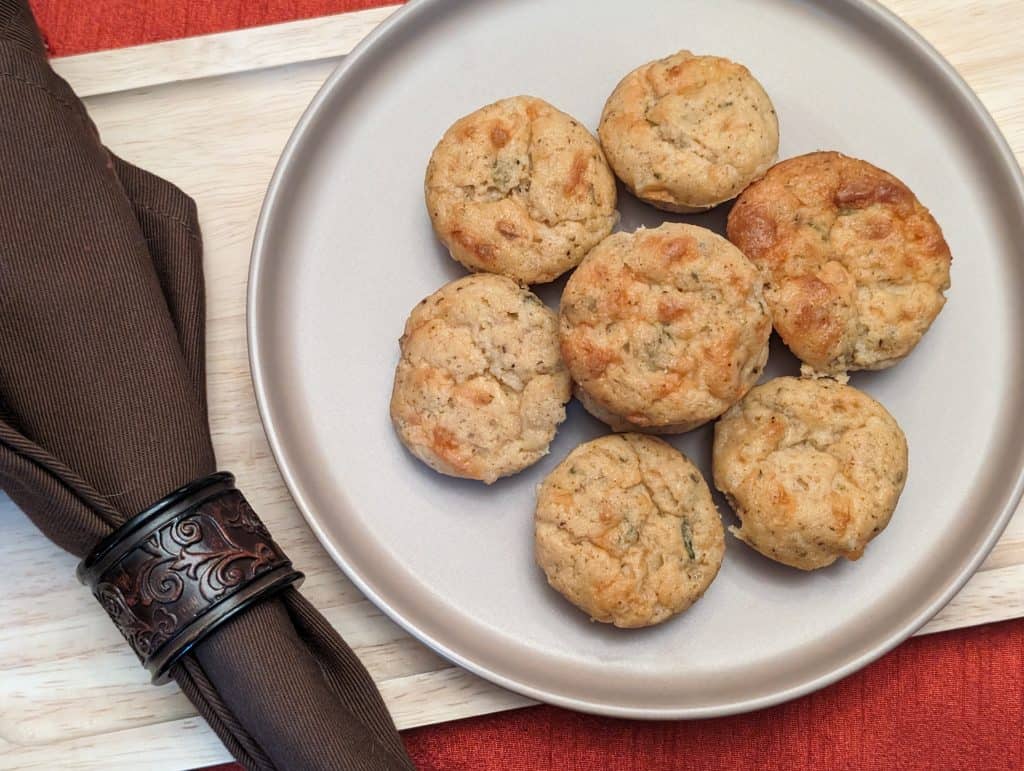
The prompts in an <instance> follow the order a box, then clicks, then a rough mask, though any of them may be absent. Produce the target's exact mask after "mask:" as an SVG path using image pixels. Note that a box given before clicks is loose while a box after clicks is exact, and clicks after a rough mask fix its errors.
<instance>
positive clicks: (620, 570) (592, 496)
mask: <svg viewBox="0 0 1024 771" xmlns="http://www.w3.org/2000/svg"><path fill="white" fill-rule="evenodd" d="M535 534H536V556H537V563H538V564H539V565H540V566H541V568H542V569H543V570H544V572H545V574H546V575H547V578H548V582H549V583H550V584H551V585H552V586H553V587H554V588H555V589H557V590H558V591H559V592H561V593H562V594H563V595H565V597H566V598H567V599H569V600H570V601H571V602H573V603H574V604H576V605H577V606H579V607H580V608H582V609H583V610H584V611H586V612H587V613H589V614H590V616H591V618H593V619H594V620H596V621H604V622H609V623H612V624H614V625H615V626H619V627H642V626H649V625H651V624H657V623H659V622H661V621H664V620H665V619H667V618H669V617H670V616H672V615H674V614H676V613H679V612H681V611H683V610H686V608H688V607H689V606H690V605H692V604H693V603H694V602H695V601H696V600H697V599H699V598H700V596H701V595H702V594H703V593H704V591H705V590H706V589H707V587H708V586H709V585H710V584H711V582H712V580H713V579H714V578H715V576H716V575H717V573H718V569H719V567H720V565H721V563H722V556H723V554H724V551H725V538H724V532H723V529H722V523H721V520H720V519H719V516H718V511H717V509H716V508H715V504H714V502H713V501H712V499H711V492H710V490H708V486H707V484H706V483H705V482H704V479H703V478H702V477H701V475H700V472H699V471H698V470H697V468H696V467H695V466H694V465H693V464H692V463H690V461H689V460H687V459H686V458H685V457H684V456H683V455H682V454H681V453H679V452H678V451H677V450H675V449H674V448H672V447H671V446H669V445H668V444H666V443H665V442H663V441H661V440H660V439H656V438H654V437H650V436H642V435H639V434H620V435H610V436H603V437H601V438H599V439H595V440H594V441H591V442H587V443H586V444H582V445H580V446H579V447H577V448H576V449H575V450H573V451H572V452H571V453H569V456H568V457H567V458H566V459H565V460H564V461H562V463H561V464H559V465H558V467H557V468H555V470H554V471H552V472H551V474H549V475H548V477H547V478H546V479H545V480H544V482H543V484H541V486H540V489H539V490H538V495H537V513H536V520H535Z"/></svg>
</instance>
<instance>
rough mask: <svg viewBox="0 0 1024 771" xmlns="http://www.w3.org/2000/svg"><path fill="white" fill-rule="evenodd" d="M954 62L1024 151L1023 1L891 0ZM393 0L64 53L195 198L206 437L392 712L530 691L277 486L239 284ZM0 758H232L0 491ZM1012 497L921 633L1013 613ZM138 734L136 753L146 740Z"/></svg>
mask: <svg viewBox="0 0 1024 771" xmlns="http://www.w3.org/2000/svg"><path fill="white" fill-rule="evenodd" d="M886 4H887V5H888V6H889V7H891V8H892V9H893V10H895V11H896V12H897V13H899V14H900V15H902V16H903V17H904V18H905V19H906V20H907V21H908V22H910V23H911V24H912V25H913V26H914V27H915V28H916V29H918V30H919V31H920V32H921V33H922V34H924V36H925V37H927V38H928V39H929V40H930V41H931V42H932V43H933V44H934V45H935V46H936V47H937V48H938V49H939V50H940V51H941V52H942V53H943V54H945V55H946V57H947V58H949V59H950V61H952V62H953V64H954V65H955V66H956V67H957V68H958V69H959V70H960V72H961V73H962V74H963V75H964V77H965V78H966V79H967V80H968V82H969V83H970V84H971V85H972V86H973V87H974V89H975V90H976V91H977V92H978V93H979V94H980V95H981V98H982V100H983V101H984V102H985V104H986V106H987V107H988V109H989V110H990V111H991V112H992V113H993V115H994V116H995V118H996V120H997V121H998V122H999V124H1000V126H1001V127H1002V129H1003V131H1004V132H1005V133H1006V135H1007V137H1008V138H1009V140H1010V143H1011V145H1012V146H1013V148H1014V151H1015V152H1016V153H1017V157H1018V159H1020V158H1022V157H1024V79H1022V78H1021V77H1020V75H1021V72H1022V71H1024V70H1022V68H1024V45H1022V44H1021V43H1020V40H1019V31H1020V30H1021V29H1024V3H1021V2H1020V0H968V2H956V0H888V1H887V3H886ZM393 11H394V8H383V9H376V10H371V11H363V12H358V13H352V14H345V15H343V16H335V17H328V18H323V19H313V20H308V21H301V22H294V23H291V24H283V25H277V26H274V27H265V28H259V29H253V30H245V31H239V32H232V33H226V34H222V35H211V36H207V37H202V38H193V39H188V40H179V41H173V42H169V43H160V44H155V45H149V46H141V47H138V48H132V49H122V50H119V51H110V52H104V53H99V54H90V55H85V56H78V57H70V58H67V59H63V60H57V61H56V62H55V65H56V66H57V68H58V70H59V71H60V72H61V73H62V74H64V75H65V77H67V78H68V80H69V81H70V82H71V84H72V86H74V87H75V88H76V90H77V91H78V93H80V94H82V95H84V96H87V99H86V102H87V104H88V107H89V110H90V112H91V114H92V116H93V118H94V120H95V121H96V123H97V125H98V126H99V129H100V131H101V133H102V134H103V137H104V140H105V141H106V142H107V144H108V145H109V146H110V147H111V148H112V149H113V150H114V151H116V152H117V153H119V154H120V155H122V156H123V157H125V158H127V159H128V160H130V161H132V162H135V163H137V164H139V165H141V166H143V167H145V168H148V169H150V170H152V171H154V172H156V173H157V174H160V175H162V176H164V177H167V178H168V179H170V180H172V181H174V182H175V183H177V184H178V185H180V186H181V187H182V188H184V189H185V190H186V191H187V192H188V193H189V194H190V195H192V196H193V197H194V198H195V199H196V200H197V202H198V204H199V211H200V216H201V220H202V227H203V232H204V236H205V243H206V274H207V294H208V307H209V332H208V359H209V361H208V379H209V392H210V402H211V421H212V428H213V438H214V444H215V445H216V450H217V456H218V458H219V460H220V466H221V468H227V469H231V470H233V471H234V472H235V474H236V475H237V476H238V478H239V482H240V485H241V487H242V488H243V489H244V490H245V491H246V494H247V495H248V497H249V499H250V500H251V502H252V503H253V505H254V506H255V508H256V509H257V510H258V511H259V512H260V514H261V516H262V517H263V518H264V519H265V520H266V522H267V523H268V525H269V526H270V529H271V531H272V532H273V533H274V535H275V537H276V538H277V540H278V541H279V542H280V543H281V544H282V545H283V547H284V548H285V550H286V551H287V552H288V554H289V555H291V556H292V558H293V559H294V560H295V562H296V563H297V564H298V565H299V566H300V567H301V568H302V570H304V571H305V573H306V575H307V579H306V583H305V585H304V587H303V591H304V593H305V594H306V595H307V596H308V597H309V598H310V599H311V600H312V601H313V602H314V603H315V604H316V605H317V606H318V607H319V608H320V609H321V610H323V611H324V613H325V615H326V616H327V618H328V619H329V620H330V621H331V623H332V624H334V626H335V627H337V629H338V630H339V631H340V632H341V634H342V635H343V636H344V637H345V638H346V639H347V640H348V642H349V643H350V644H351V645H352V647H353V648H355V650H356V651H357V652H358V654H359V655H360V657H361V658H362V660H363V661H364V662H365V663H366V665H367V667H368V668H369V670H370V672H371V673H372V674H373V676H374V678H375V679H376V680H377V682H378V683H379V684H380V687H381V690H382V692H383V693H384V697H385V699H386V700H387V702H388V705H389V706H390V708H391V710H392V712H393V713H394V715H395V719H396V721H397V723H398V725H399V726H400V727H403V728H405V727H410V726H416V725H423V724H427V723H435V722H440V721H444V720H452V719H456V718H461V717H466V716H469V715H477V714H483V713H486V712H493V711H497V710H503V709H509V708H512V707H516V706H521V705H525V704H527V703H529V702H528V700H527V699H525V698H523V697H520V696H517V695H515V694H512V693H509V692H507V691H504V690H501V689H499V688H497V687H495V686H492V685H490V684H488V683H486V682H484V681H483V680H480V679H479V678H477V677H475V676H473V675H470V674H468V673H467V672H464V671H462V670H460V669H457V668H454V667H452V666H451V665H449V664H448V663H447V662H445V661H444V660H442V659H441V658H439V657H438V656H436V655H435V654H433V653H432V652H430V651H429V650H427V649H426V648H425V647H424V646H422V645H421V644H419V643H418V642H416V641H414V640H413V639H411V638H410V637H409V636H408V635H406V634H405V633H404V632H403V631H402V630H401V629H399V628H398V627H397V626H396V625H395V624H393V623H392V622H390V621H389V620H388V619H386V618H385V617H384V616H383V615H382V614H381V613H380V612H379V611H378V610H377V609H376V608H375V607H373V606H372V605H371V604H370V603H369V602H367V601H366V600H365V599H364V598H363V597H362V595H361V594H360V593H359V591H358V590H356V589H355V588H354V587H353V586H352V584H350V583H349V582H348V581H347V580H346V579H345V577H344V576H343V575H342V573H341V572H340V571H339V570H338V569H337V568H336V567H335V565H334V564H333V563H332V562H331V561H330V560H329V558H328V557H327V555H326V554H325V553H324V552H323V551H322V549H321V548H320V546H319V544H317V542H316V540H315V539H314V537H313V535H312V534H311V533H310V531H309V530H308V529H307V528H306V526H305V524H304V522H303V520H302V518H301V516H300V515H299V513H298V511H297V510H296V508H295V506H294V504H293V503H292V501H291V499H290V498H289V496H288V493H287V491H286V490H285V488H284V486H283V484H282V482H281V479H280V477H279V475H278V472H277V469H276V467H275V466H274V462H273V459H272V458H271V455H270V451H269V448H268V446H267V443H266V440H265V438H264V435H263V431H262V428H261V426H260V421H259V416H258V414H257V410H256V404H255V402H254V400H253V394H252V389H251V385H250V381H249V371H248V365H247V359H246V342H245V323H244V322H245V285H246V272H247V267H248V262H249V248H250V242H251V238H252V234H253V230H254V226H255V222H256V217H257V215H258V213H259V208H260V204H261V201H262V198H263V193H264V190H265V188H266V185H267V182H268V181H269V179H270V175H271V173H272V171H273V169H274V165H275V163H276V160H277V157H278V154H279V153H280V151H281V149H282V147H283V145H284V143H285V141H286V140H287V138H288V136H289V133H290V132H291V129H292V127H293V126H294V125H295V122H296V120H297V119H298V117H299V115H300V114H301V112H302V110H303V109H304V108H305V106H306V105H307V104H308V102H309V100H310V99H311V98H312V96H313V94H314V93H315V92H316V90H317V88H318V87H319V86H320V84H321V83H322V82H323V81H324V79H325V78H326V77H327V75H328V74H329V73H330V72H331V70H332V69H333V68H334V66H335V65H336V64H337V61H338V58H339V57H340V56H341V55H343V54H345V53H347V52H348V51H349V50H351V48H352V46H353V45H354V44H355V43H356V42H358V41H359V40H360V39H361V38H362V37H363V36H364V35H365V34H367V33H368V32H369V31H370V30H371V29H373V27H374V26H376V25H377V24H378V23H379V22H380V21H382V20H383V19H384V18H386V17H387V16H388V15H390V13H392V12H393ZM0 527H2V533H3V538H2V539H0V541H2V542H0V564H3V565H4V566H5V573H6V576H7V577H6V581H5V593H4V594H3V596H0V618H2V619H4V625H3V628H2V629H0V684H2V688H0V768H3V769H13V768H19V769H27V768H45V769H53V768H62V769H64V768H66V769H86V768H88V769H100V768H102V769H137V768H138V767H139V763H140V757H145V761H144V762H145V766H146V767H147V768H148V769H153V770H154V771H159V770H160V769H179V768H189V767H196V766H201V765H206V764H210V763H215V762H219V761H223V760H227V759H228V758H229V756H228V754H227V752H226V751H225V750H224V749H223V748H222V747H221V745H220V744H219V742H218V741H217V739H216V737H215V736H214V735H213V733H212V732H211V731H210V730H209V729H208V728H207V727H206V725H205V723H204V722H203V721H202V720H200V719H198V718H196V717H195V713H194V711H193V710H192V708H191V705H190V704H189V702H188V701H187V700H186V699H185V698H184V697H183V696H182V695H181V694H180V693H179V692H178V691H177V689H176V688H175V687H174V686H165V687H163V688H154V687H152V686H150V685H149V683H148V679H147V677H146V675H145V673H144V672H143V671H142V669H141V668H140V667H139V665H138V663H137V662H136V660H135V658H134V656H133V655H132V654H131V652H130V651H129V650H128V649H127V647H126V646H125V644H124V643H123V641H122V640H121V638H120V637H119V635H118V633H117V632H116V630H115V629H114V628H113V626H112V625H111V624H110V622H109V621H108V620H107V618H106V616H105V615H104V614H103V613H101V612H100V610H99V609H98V608H97V607H96V605H95V601H94V600H93V599H92V598H91V596H89V594H88V592H87V591H85V590H84V589H83V588H82V587H80V586H79V585H78V584H77V582H76V581H75V579H74V567H75V560H74V559H72V558H71V557H70V556H68V555H67V554H64V553H62V552H60V551H59V550H58V549H57V548H56V547H54V546H53V545H52V544H50V543H49V542H48V541H47V540H46V539H44V538H43V537H42V536H41V535H39V534H38V533H37V532H36V531H35V530H34V529H33V527H32V526H31V525H30V524H29V522H28V520H27V519H26V518H25V517H24V515H22V514H21V512H20V511H18V510H17V509H16V508H15V507H14V506H13V505H12V504H11V503H10V501H9V500H7V499H6V498H3V497H2V496H0ZM1022 587H1024V514H1021V512H1020V511H1018V514H1017V516H1016V518H1015V519H1014V521H1013V522H1012V523H1011V524H1010V527H1009V529H1008V530H1007V531H1006V534H1005V536H1004V537H1003V539H1002V541H1001V542H1000V543H999V545H998V546H997V547H996V550H995V551H994V552H993V554H992V555H991V556H990V557H989V559H988V561H987V562H986V563H985V564H984V566H983V567H982V569H981V571H980V572H979V573H978V574H977V575H976V576H975V577H974V578H973V579H972V580H971V582H970V583H969V584H968V585H967V586H966V588H965V589H964V590H963V591H962V592H961V593H960V594H959V595H958V596H957V597H956V599H954V600H953V602H951V603H950V604H949V605H948V606H947V607H946V609H945V610H943V611H942V612H941V613H940V614H939V615H938V616H937V617H936V618H935V619H934V620H933V621H932V622H931V623H930V624H929V625H928V626H927V627H925V629H924V630H922V632H921V633H922V634H927V633H929V632H937V631H941V630H944V629H951V628H955V627H962V626H970V625H972V624H980V623H985V622H990V621H997V620H1001V619H1007V618H1014V617H1018V616H1024V591H1022ZM142 752H145V755H144V756H143V755H141V753H142Z"/></svg>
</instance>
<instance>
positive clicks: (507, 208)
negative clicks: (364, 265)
mask: <svg viewBox="0 0 1024 771" xmlns="http://www.w3.org/2000/svg"><path fill="white" fill-rule="evenodd" d="M425 189H426V201H427V209H428V211H429V213H430V218H431V222H432V223H433V226H434V230H435V232H436V233H437V235H438V237H439V238H440V239H441V241H442V242H444V244H445V246H447V247H448V250H449V251H450V252H451V255H452V257H454V258H455V259H456V260H458V261H459V262H461V263H462V264H463V265H465V266H466V267H467V268H469V269H470V270H473V271H482V272H488V273H500V274H503V275H506V276H510V277H512V278H515V279H518V280H520V281H523V282H525V283H528V284H533V283H540V282H545V281H551V280H553V279H555V278H557V277H558V276H559V275H561V274H562V273H564V272H565V271H567V270H569V269H570V268H573V267H575V266H576V265H578V264H579V262H580V260H581V259H583V255H585V254H586V253H587V252H588V251H589V250H590V248H591V247H593V246H594V244H596V243H597V242H598V241H600V240H601V239H602V238H604V237H605V236H606V235H608V233H610V232H611V230H612V228H613V227H614V225H615V222H616V219H617V216H618V215H617V212H616V211H615V200H616V198H615V197H616V191H615V178H614V176H613V175H612V173H611V170H610V169H609V168H608V164H607V162H606V161H605V158H604V154H603V153H602V151H601V147H600V145H598V143H597V140H596V139H595V138H594V137H593V136H591V134H590V133H589V132H588V131H587V130H586V129H585V128H584V127H583V126H582V125H581V124H580V123H579V122H578V121H577V120H575V119H574V118H572V117H570V116H569V115H566V114H565V113H563V112H560V111H559V110H556V109H555V108H554V107H552V106H551V105H550V104H548V103H547V102H545V101H543V100H542V99H537V98H535V97H531V96H517V97H512V98H510V99H503V100H501V101H499V102H495V103H494V104H491V105H488V106H486V107H483V108H481V109H479V110H477V111H476V112H473V113H471V114H470V115H467V116H465V117H464V118H461V119H460V120H458V121H456V122H455V124H454V125H452V126H451V128H449V129H448V131H446V132H445V134H444V136H443V137H442V138H441V141H440V142H439V143H438V145H437V147H436V148H435V149H434V152H433V154H432V155H431V157H430V162H429V164H428V166H427V175H426V181H425Z"/></svg>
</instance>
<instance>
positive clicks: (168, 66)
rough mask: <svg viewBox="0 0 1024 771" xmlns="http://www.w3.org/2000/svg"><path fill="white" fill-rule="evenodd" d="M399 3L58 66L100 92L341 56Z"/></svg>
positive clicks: (81, 91) (87, 90)
mask: <svg viewBox="0 0 1024 771" xmlns="http://www.w3.org/2000/svg"><path fill="white" fill-rule="evenodd" d="M399 7H400V6H398V5H388V6H384V7H382V8H371V9H369V10H365V11H355V12H353V13H343V14H338V15H336V16H323V17H320V18H316V19H303V20H301V21H293V22H288V23H285V24H274V25H272V26H266V27H252V28H250V29H244V30H238V31H235V32H224V33H221V34H217V35H201V36H198V37H190V38H182V39H180V40H171V41H168V42H166V43H157V44H153V45H143V46H134V47H131V48H118V49H115V50H112V51H101V52H99V53H92V54H82V55H80V56H66V57H63V58H60V59H55V60H54V63H53V64H54V69H56V70H57V72H58V73H59V74H60V75H61V76H62V77H63V78H65V79H66V80H67V81H68V82H70V83H71V84H72V85H73V86H74V88H75V92H76V93H77V94H78V95H79V96H83V97H85V96H96V95H98V94H112V93H116V92H118V91H128V90H129V89H133V88H151V87H153V86H159V85H163V84H164V83H179V82H181V81H185V80H195V79H196V78H210V77H216V76H220V75H231V74H233V73H236V72H251V71H253V70H259V69H264V68H267V67H277V66H280V65H283V64H295V63H298V62H310V61H316V60H318V59H332V58H336V57H339V56H343V55H345V54H347V53H348V52H349V51H351V50H352V49H353V48H354V47H355V45H356V44H357V43H358V42H359V41H360V40H362V39H363V38H364V37H366V36H367V35H368V34H369V33H370V32H371V31H372V30H373V29H374V28H375V27H376V26H377V25H378V24H380V23H381V22H382V21H384V19H386V18H387V17H388V16H390V15H391V14H392V13H394V12H395V11H396V10H397V9H398V8H399Z"/></svg>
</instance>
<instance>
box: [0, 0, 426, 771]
mask: <svg viewBox="0 0 1024 771" xmlns="http://www.w3.org/2000/svg"><path fill="white" fill-rule="evenodd" d="M154 119H156V120H159V117H158V116H154ZM203 335H204V298H203V272H202V241H201V237H200V234H199V226H198V220H197V217H196V210H195V205H194V203H193V202H192V200H191V199H190V198H188V197H187V196H186V195H185V194H184V193H182V192H181V191H180V190H178V189H177V188H175V187H174V186H173V185H171V184H169V183H167V182H165V181H164V180H162V179H159V178H158V177H155V176H153V175H151V174H149V173H147V172H145V171H143V170H141V169H138V168H135V167H134V166H131V165H130V164H128V163H125V162H124V161H122V160H120V159H118V158H116V157H114V156H113V155H111V154H110V153H109V152H108V151H107V150H106V149H105V148H104V147H103V145H102V144H101V143H100V140H99V137H98V134H97V132H96V129H95V127H94V126H93V124H92V122H91V121H90V120H89V118H88V116H87V115H86V112H85V109H84V107H83V106H82V104H81V102H79V100H78V99H77V97H76V96H75V94H74V93H73V92H72V90H71V89H70V87H69V86H68V85H67V83H65V82H64V81H63V80H61V79H60V78H59V77H57V76H56V75H55V74H54V73H53V71H52V70H51V69H50V67H49V64H48V63H47V61H46V57H45V53H44V50H43V45H42V42H41V39H40V36H39V32H38V30H37V28H36V25H35V22H34V21H33V19H32V16H31V13H30V11H29V9H28V6H27V4H26V2H25V0H0V486H2V487H3V489H4V490H5V491H6V492H7V493H8V494H9V495H10V496H11V498H12V499H14V501H15V502H16V503H17V504H18V505H19V506H20V507H21V508H22V509H23V510H24V511H25V512H26V513H27V514H28V516H29V517H31V519H32V521H33V522H35V524H36V525H37V526H38V527H39V528H40V529H41V530H42V531H43V532H44V533H45V534H46V535H47V536H48V537H49V538H50V539H51V540H53V541H54V542H55V543H56V544H58V545H59V546H61V547H63V548H65V549H67V550H68V551H70V552H71V553H73V554H75V555H76V556H79V557H82V556H84V555H85V554H87V553H88V552H89V551H90V550H91V549H92V548H93V546H94V545H95V544H96V543H97V541H98V540H99V539H101V538H102V537H104V536H105V535H107V534H109V533H110V532H111V531H112V530H113V529H115V528H116V527H117V526H118V525H120V524H121V523H122V522H124V521H125V520H127V519H129V518H130V517H131V516H133V515H134V514H136V513H137V512H139V511H141V510H142V509H143V508H145V507H146V506H148V505H149V504H151V503H153V502H155V501H156V500H158V499H160V498H162V497H163V496H164V495H166V494H167V493H169V492H171V491H172V490H174V489H175V488H177V487H179V486H180V485H182V484H185V483H188V482H190V481H192V480H194V479H196V478H198V477H202V476H205V475H207V474H209V473H211V472H213V471H214V470H216V467H215V461H214V456H213V448H212V446H211V443H210V434H209V429H208V427H207V417H206V394H205V373H204V350H203V348H204V340H203ZM300 567H301V566H300ZM6 580H9V581H17V580H18V576H8V577H7V578H6ZM82 591H86V590H85V589H84V588H83V589H82ZM96 612H97V613H101V612H102V610H101V609H100V607H99V606H98V605H97V607H96ZM26 644H29V643H28V642H26ZM173 674H174V678H175V680H176V681H177V682H178V685H180V686H181V689H182V690H183V691H184V692H185V694H186V695H187V696H188V698H189V699H191V700H192V702H193V703H194V704H195V705H196V707H197V708H198V710H199V712H200V714H202V715H203V717H205V718H206V720H207V721H208V722H209V723H210V725H211V726H212V727H213V729H214V730H215V731H216V732H217V735H218V736H219V737H220V738H221V739H222V740H223V742H224V744H225V745H226V746H227V747H228V749H229V750H230V751H231V753H232V754H233V755H234V756H235V757H236V758H237V759H238V760H239V761H240V762H241V763H242V764H243V765H245V766H246V767H248V768H253V769H325V770H326V769H332V770H333V769H373V770H374V771H377V770H378V769H411V768H412V767H413V766H412V762H411V761H410V760H409V758H408V756H407V755H406V753H405V750H404V748H403V746H402V742H401V739H400V738H399V736H398V734H397V732H396V731H395V727H394V724H393V723H392V721H391V718H390V716H389V715H388V712H387V710H386V708H385V707H384V703H383V702H382V700H381V697H380V694H379V693H378V692H377V690H376V688H375V687H374V684H373V681H372V680H371V679H370V677H369V675H368V674H367V672H366V670H365V669H364V668H363V666H362V665H361V664H360V662H359V660H358V659H357V658H356V656H355V655H354V654H353V653H352V651H351V650H350V649H349V647H348V646H347V645H346V644H345V643H344V642H343V641H342V640H341V638H339V637H338V636H337V634H335V632H334V631H333V630H332V629H331V627H330V625H328V624H327V622H326V621H325V620H324V619H323V618H322V617H321V616H320V614H319V613H318V612H317V611H316V610H315V609H314V608H313V606H312V605H310V604H309V603H308V602H307V601H306V600H305V599H303V597H302V596H301V595H300V594H299V593H298V592H297V591H295V590H294V589H290V590H287V591H286V592H285V593H283V594H281V595H278V596H277V598H276V599H271V600H267V601H265V602H263V603H261V604H259V605H257V606H256V607H254V608H252V609H251V610H249V611H247V612H245V613H243V614H242V615H241V616H239V617H237V618H235V619H233V620H232V621H230V622H229V623H227V624H225V625H224V626H222V627H221V628H220V629H219V630H218V631H217V632H215V633H214V635H212V636H211V637H210V638H208V639H207V640H205V641H204V642H202V643H201V644H200V645H198V646H197V647H196V648H195V649H194V650H193V652H192V653H190V654H189V655H188V656H186V657H185V658H184V659H183V660H182V661H181V662H180V663H179V664H177V665H176V666H175V668H174V671H173ZM140 762H141V763H145V760H144V759H140Z"/></svg>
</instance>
